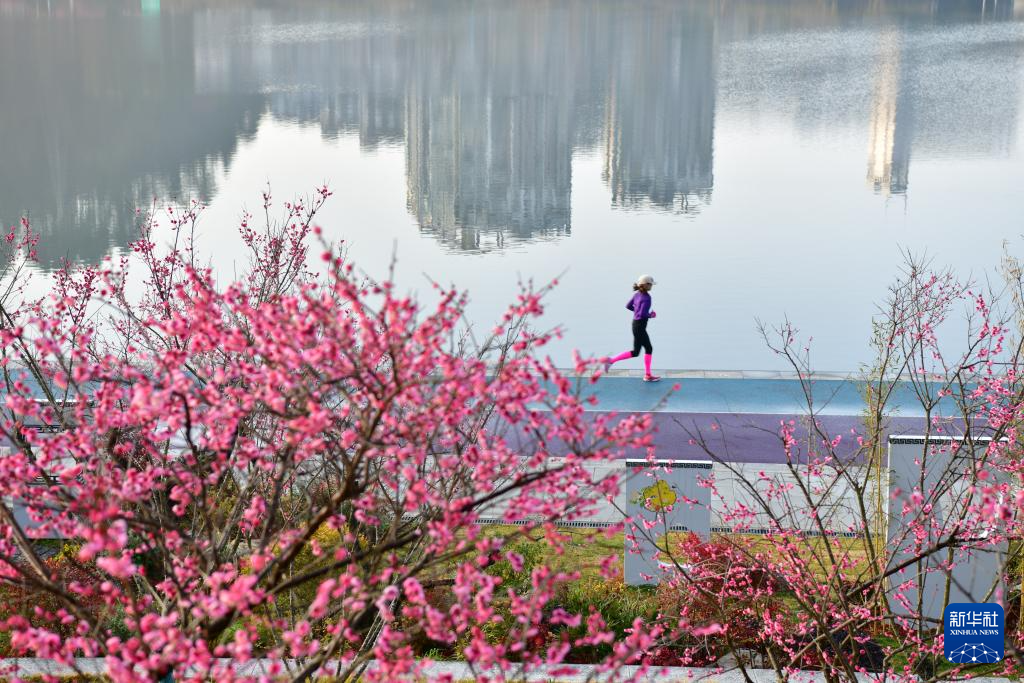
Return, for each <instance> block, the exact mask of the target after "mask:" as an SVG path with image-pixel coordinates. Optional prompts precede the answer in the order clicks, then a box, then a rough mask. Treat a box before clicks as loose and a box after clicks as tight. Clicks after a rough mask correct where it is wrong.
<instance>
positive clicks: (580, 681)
mask: <svg viewBox="0 0 1024 683" xmlns="http://www.w3.org/2000/svg"><path fill="white" fill-rule="evenodd" d="M269 666H270V660H265V659H260V660H254V661H251V662H247V663H246V664H243V665H239V666H238V667H237V669H236V671H238V673H239V674H241V675H245V676H259V675H261V674H265V673H266V672H267V671H268V670H269V669H268V667H269ZM371 667H372V665H371ZM563 668H564V667H563ZM573 668H575V669H576V670H577V673H576V674H574V675H559V676H558V677H557V678H553V677H552V676H551V675H550V674H549V673H547V672H548V671H553V670H554V669H553V668H549V669H545V670H541V671H538V672H536V673H532V674H530V675H529V676H526V677H522V676H516V675H515V672H509V673H508V674H507V680H509V681H530V682H531V683H532V682H537V683H547V682H549V681H558V682H559V683H584V682H585V681H610V680H622V679H630V680H632V679H633V676H636V674H637V671H638V670H639V669H638V667H624V668H623V670H622V671H621V672H620V673H619V675H618V676H616V677H615V678H614V679H613V678H612V677H610V676H608V675H606V674H599V673H597V670H596V667H593V666H586V665H580V664H577V665H574V666H573ZM0 672H2V673H0V676H4V677H9V676H20V677H27V676H44V675H49V676H72V675H74V674H76V673H79V674H92V675H102V674H104V673H105V672H106V667H104V665H103V660H102V659H98V658H80V659H78V660H77V663H76V667H75V668H72V667H69V666H65V665H63V664H57V663H56V662H53V661H51V660H47V659H28V658H20V659H0ZM747 672H748V673H749V674H750V677H751V678H752V679H753V680H754V681H755V683H775V682H776V681H778V678H777V677H776V675H775V672H774V671H771V670H767V669H748V670H747ZM425 673H426V677H427V680H436V679H439V678H441V677H443V676H450V677H451V678H452V679H453V680H455V681H472V680H474V679H475V678H476V672H475V671H474V670H473V669H471V668H470V667H469V665H467V664H465V663H463V662H437V663H434V664H431V665H429V666H428V667H427V669H426V672H425ZM857 678H858V680H860V681H863V682H864V683H868V682H869V681H876V680H879V679H878V678H876V677H872V676H869V675H859V676H858V677H857ZM635 680H638V681H642V682H643V683H654V682H658V683H667V682H679V683H681V682H684V681H685V682H696V681H704V682H705V683H744V680H745V679H744V678H743V674H742V673H741V672H739V671H738V670H730V671H721V670H719V669H710V668H684V667H661V668H658V669H652V670H651V671H650V672H648V673H646V674H643V675H641V676H639V677H638V678H636V679H635ZM971 680H972V681H973V682H974V683H1010V679H1008V678H988V677H982V678H972V679H971ZM824 681H825V677H824V676H823V675H822V674H821V673H820V672H818V671H804V672H801V673H799V674H796V675H793V676H790V678H789V682H790V683H800V682H806V683H824Z"/></svg>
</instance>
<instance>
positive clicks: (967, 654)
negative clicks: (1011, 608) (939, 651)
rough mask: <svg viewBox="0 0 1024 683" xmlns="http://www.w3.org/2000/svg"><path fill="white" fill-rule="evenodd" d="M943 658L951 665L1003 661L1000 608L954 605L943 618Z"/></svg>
mask: <svg viewBox="0 0 1024 683" xmlns="http://www.w3.org/2000/svg"><path fill="white" fill-rule="evenodd" d="M942 623H943V625H944V627H945V628H944V636H945V644H946V659H947V660H948V661H949V662H951V663H953V664H994V663H995V662H998V661H1000V660H1002V658H1003V607H1002V605H995V604H989V603H984V602H955V603H952V604H950V605H949V606H948V607H947V608H946V614H945V616H944V617H943V622H942Z"/></svg>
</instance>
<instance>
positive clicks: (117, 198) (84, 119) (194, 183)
mask: <svg viewBox="0 0 1024 683" xmlns="http://www.w3.org/2000/svg"><path fill="white" fill-rule="evenodd" d="M191 26H192V22H191V18H190V17H188V16H183V17H178V16H174V15H171V16H164V17H125V16H120V15H118V14H113V13H112V14H110V15H107V16H102V17H96V18H73V17H69V18H66V19H62V18H53V17H49V18H43V19H40V20H34V19H30V18H21V19H16V20H5V21H3V22H0V92H3V93H4V94H5V96H4V103H3V114H4V115H3V117H0V149H2V150H3V158H4V163H3V167H2V169H0V218H2V220H3V221H5V222H7V223H10V222H11V221H14V220H16V219H17V217H18V216H20V215H23V214H25V213H28V214H29V215H30V216H31V219H32V222H33V224H34V226H35V227H36V229H37V230H39V231H40V232H42V234H43V237H44V239H43V241H42V243H41V245H40V254H41V258H42V260H43V261H44V262H48V263H52V262H53V261H54V260H55V259H57V258H59V257H62V256H64V255H71V256H73V257H76V258H82V259H86V260H89V261H96V260H98V259H99V258H100V257H101V256H102V255H103V254H105V253H106V252H107V250H108V249H109V247H110V246H111V245H112V244H124V243H125V242H126V241H127V240H128V239H129V238H130V236H131V233H132V230H133V228H134V224H135V220H136V215H135V211H136V208H140V207H141V208H146V207H148V206H149V205H150V204H151V202H152V201H153V198H154V197H160V198H161V199H167V198H173V197H179V198H184V197H186V196H191V197H202V198H209V197H211V196H212V195H213V194H214V191H215V189H216V188H215V175H216V173H217V171H218V169H219V168H221V167H222V166H223V165H225V164H226V163H227V162H228V161H229V160H230V158H231V155H232V154H233V152H234V148H235V145H236V143H237V140H238V138H239V136H242V135H246V134H251V133H252V131H253V130H254V129H255V121H256V117H257V116H258V113H259V108H258V107H259V98H258V97H256V96H244V97H238V96H235V97H223V96H217V97H211V96H198V95H196V93H195V88H194V85H193V57H192V30H191ZM33 45H46V46H47V47H46V49H44V50H41V49H31V46H33ZM25 55H31V58H30V59H26V58H25ZM15 93H16V96H11V95H12V94H15Z"/></svg>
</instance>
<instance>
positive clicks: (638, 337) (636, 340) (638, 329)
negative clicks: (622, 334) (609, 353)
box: [630, 320, 654, 358]
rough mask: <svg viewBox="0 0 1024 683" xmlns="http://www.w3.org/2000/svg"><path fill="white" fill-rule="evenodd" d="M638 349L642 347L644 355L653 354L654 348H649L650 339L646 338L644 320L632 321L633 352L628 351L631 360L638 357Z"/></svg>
mask: <svg viewBox="0 0 1024 683" xmlns="http://www.w3.org/2000/svg"><path fill="white" fill-rule="evenodd" d="M640 347H643V349H644V352H645V353H648V354H651V353H654V347H653V346H651V338H650V337H648V336H647V321H646V320H634V321H633V350H632V351H630V355H632V356H633V358H636V357H637V356H639V355H640Z"/></svg>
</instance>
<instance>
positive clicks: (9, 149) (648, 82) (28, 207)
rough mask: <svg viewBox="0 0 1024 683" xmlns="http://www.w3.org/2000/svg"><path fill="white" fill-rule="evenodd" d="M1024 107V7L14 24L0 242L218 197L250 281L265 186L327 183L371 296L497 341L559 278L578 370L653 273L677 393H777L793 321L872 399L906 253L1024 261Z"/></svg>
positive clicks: (981, 4) (432, 13) (611, 5)
mask: <svg viewBox="0 0 1024 683" xmlns="http://www.w3.org/2000/svg"><path fill="white" fill-rule="evenodd" d="M1022 106H1024V0H1017V3H1016V5H1015V4H1014V2H1013V0H998V1H996V0H971V1H962V2H954V1H950V0H928V1H913V0H908V1H904V2H900V1H895V0H894V1H892V2H886V1H885V0H863V1H857V0H843V1H835V0H833V1H824V0H822V1H811V0H805V1H801V0H794V1H793V2H779V1H777V0H771V1H768V2H763V3H759V2H739V1H737V2H733V1H730V0H716V1H711V0H701V1H699V2H668V1H657V0H651V1H645V0H630V1H624V2H610V1H604V0H592V1H581V0H557V1H547V0H522V1H519V0H505V1H502V2H497V1H494V2H491V1H488V0H475V1H470V0H459V1H449V0H434V1H431V2H414V1H412V0H403V1H391V0H372V1H355V2H344V3H337V4H330V3H326V2H311V1H304V0H298V1H295V0H289V1H288V2H281V3H271V2H251V3H250V2H241V1H235V0H218V1H217V2H210V3H209V4H204V3H201V2H190V1H185V0H181V1H177V2H167V1H166V0H164V1H163V2H161V1H160V0H142V1H141V3H140V2H138V1H136V2H133V3H119V2H116V1H115V0H50V1H45V0H43V1H28V0H0V219H2V220H3V221H4V222H5V223H8V224H9V223H11V222H12V221H15V220H17V218H18V216H20V215H22V214H25V213H27V214H29V215H30V216H31V218H32V221H33V223H34V224H35V225H36V227H37V228H38V229H40V230H41V231H42V233H43V234H44V236H45V243H44V245H43V249H42V260H43V265H44V266H52V265H53V264H54V263H56V262H57V260H58V259H59V258H60V257H62V256H65V255H69V256H71V257H73V258H76V259H80V260H89V261H95V260H98V259H99V258H101V257H103V256H104V255H106V254H110V253H116V252H118V251H119V250H122V249H123V248H124V245H125V244H126V242H127V241H128V240H129V239H130V236H131V234H132V231H133V226H134V222H135V210H136V208H138V207H143V208H145V207H148V206H149V205H150V203H151V202H152V200H153V198H154V197H159V198H160V199H161V201H166V200H167V199H169V198H179V199H183V198H187V197H196V198H201V199H203V200H204V201H207V202H209V204H210V208H209V211H208V212H207V215H206V217H205V218H204V221H203V223H202V235H203V241H204V243H205V244H206V245H207V247H208V248H209V250H210V252H211V253H213V254H214V255H215V260H216V262H217V264H218V265H221V266H223V267H227V268H230V267H231V266H232V264H233V263H236V262H241V261H242V260H243V259H244V254H243V253H242V251H241V249H240V248H239V245H238V241H237V224H238V219H239V216H240V214H241V212H242V210H243V208H246V207H247V208H249V209H250V210H251V209H255V208H257V207H259V206H260V204H261V200H260V192H261V191H262V190H263V189H264V187H265V186H266V184H267V183H269V184H270V186H271V187H272V191H273V193H274V196H275V198H277V199H279V200H282V201H283V200H285V199H288V198H290V197H292V196H294V195H296V194H303V193H306V192H308V191H310V190H311V189H312V188H313V187H315V186H316V185H318V184H320V183H323V182H325V181H326V182H327V183H328V184H329V185H330V186H331V188H332V189H333V190H334V192H335V195H334V197H333V198H332V199H331V201H330V203H329V205H328V207H327V209H326V210H325V211H324V212H323V213H322V214H321V216H320V222H321V224H322V225H323V226H324V229H325V231H326V232H327V233H329V234H330V235H332V236H334V237H336V238H344V239H346V240H347V242H348V244H349V245H350V255H351V257H352V258H353V259H354V260H355V261H356V262H357V263H358V265H359V266H360V267H361V268H363V269H365V270H366V271H367V272H369V273H371V274H375V275H383V274H384V273H385V272H386V268H387V266H388V263H389V261H390V260H391V258H392V255H393V254H396V255H397V259H398V280H399V282H400V284H401V285H402V286H403V287H406V288H410V289H417V290H419V289H423V290H425V289H426V287H425V283H426V277H430V278H433V279H436V280H440V281H443V282H446V283H447V282H454V283H456V284H458V285H460V286H462V287H465V288H467V289H468V290H469V291H470V293H471V296H472V304H471V307H470V309H469V311H468V314H469V316H470V317H471V318H472V319H473V320H476V321H479V322H480V323H484V322H486V321H490V320H493V319H494V318H495V317H496V316H497V314H498V312H499V311H500V310H501V306H502V304H503V303H505V302H507V301H509V300H510V298H511V297H512V295H513V294H514V292H515V291H516V283H517V281H518V279H519V278H524V279H526V278H533V279H534V280H535V281H538V282H543V281H547V280H549V279H551V278H554V277H558V276H561V277H560V282H561V284H560V286H559V287H558V289H557V290H556V291H555V293H554V294H552V296H551V298H550V300H549V306H548V311H549V315H548V316H547V318H548V322H550V323H551V324H556V323H558V324H561V325H562V326H563V327H564V329H565V336H564V338H563V339H562V340H561V341H560V342H559V343H558V344H557V345H556V346H554V347H553V348H552V353H553V355H555V357H556V358H557V359H558V360H559V361H561V362H565V361H567V360H568V352H569V350H570V349H571V348H579V349H581V350H582V351H584V352H585V353H593V354H605V353H610V352H615V353H617V352H619V351H621V350H622V349H624V348H627V347H628V346H629V343H630V336H629V319H628V313H627V312H626V311H625V310H624V309H623V305H624V304H625V301H626V299H627V298H628V297H629V295H630V293H631V292H630V284H631V282H632V280H633V278H635V277H636V275H638V274H639V273H651V274H653V275H654V276H655V277H656V278H657V279H658V281H659V284H658V286H657V288H656V289H655V291H654V297H655V309H656V310H657V311H658V313H659V317H658V319H657V320H655V321H653V322H652V323H651V328H650V331H651V336H652V338H653V340H654V344H655V360H656V365H657V366H661V367H665V368H704V369H711V368H715V369H773V368H778V367H780V361H779V360H778V359H777V358H776V357H774V356H773V355H772V354H770V353H769V352H768V351H767V350H766V349H765V348H764V344H763V342H762V341H761V340H760V339H759V337H758V336H757V334H756V332H755V325H754V321H755V319H757V318H760V319H763V320H765V321H768V322H775V321H780V320H782V319H783V317H785V316H788V317H789V318H790V319H791V320H793V321H794V322H795V323H796V324H797V325H798V327H799V328H800V329H801V330H802V332H803V333H804V334H805V335H811V336H813V337H814V349H815V351H814V357H815V363H816V365H817V366H818V368H820V369H823V370H852V369H856V368H857V367H858V365H859V364H860V363H862V362H864V361H866V360H868V355H867V353H868V352H867V345H866V340H867V338H868V336H869V331H870V318H871V316H872V314H873V313H874V311H875V304H876V302H878V301H879V300H880V299H881V298H882V297H883V296H884V293H885V288H886V286H887V285H888V284H889V282H890V281H891V280H892V278H893V277H894V276H895V275H896V273H897V270H898V267H899V265H900V263H901V261H902V255H901V252H902V250H911V251H913V252H915V253H923V252H927V253H928V254H929V255H930V256H932V257H933V258H934V259H935V261H936V263H939V264H948V265H950V266H953V267H954V268H956V269H957V271H958V272H960V273H962V274H964V275H965V276H966V275H973V276H975V277H977V278H979V279H983V278H985V277H991V276H993V274H994V270H993V269H994V267H995V266H997V265H998V261H999V257H1000V254H1001V253H1002V250H1003V243H1004V240H1009V242H1010V247H1009V248H1010V249H1011V250H1012V251H1014V253H1018V254H1021V253H1022V252H1024V250H1022V249H1020V247H1021V246H1022V244H1021V239H1020V236H1021V233H1022V232H1024V218H1022V217H1024V152H1022V140H1024V122H1022V119H1024V117H1022V115H1021V110H1022ZM487 327H488V328H489V326H487ZM485 329H486V328H485ZM634 365H635V364H634Z"/></svg>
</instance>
